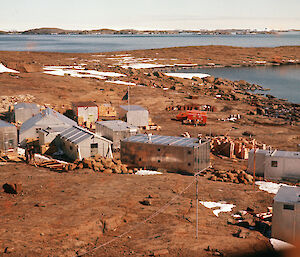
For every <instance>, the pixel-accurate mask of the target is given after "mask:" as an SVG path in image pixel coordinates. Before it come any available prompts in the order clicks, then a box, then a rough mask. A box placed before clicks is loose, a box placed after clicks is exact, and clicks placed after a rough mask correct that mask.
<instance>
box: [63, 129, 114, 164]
mask: <svg viewBox="0 0 300 257" xmlns="http://www.w3.org/2000/svg"><path fill="white" fill-rule="evenodd" d="M111 145H112V141H110V140H108V139H106V138H104V137H100V136H98V135H96V134H94V133H92V132H90V131H88V130H86V129H84V128H82V127H79V126H72V127H70V128H68V129H66V130H64V131H63V132H62V133H60V135H59V140H58V146H59V147H60V148H61V149H62V150H63V152H64V153H65V154H66V155H67V156H68V157H69V158H70V159H71V160H76V159H80V160H81V159H83V158H89V157H94V156H95V155H96V154H100V155H101V156H103V157H109V158H112V148H111Z"/></svg>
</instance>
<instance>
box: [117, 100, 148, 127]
mask: <svg viewBox="0 0 300 257" xmlns="http://www.w3.org/2000/svg"><path fill="white" fill-rule="evenodd" d="M119 116H120V119H121V120H125V121H126V122H127V123H129V124H130V125H133V126H138V127H144V126H148V125H149V112H148V111H147V110H146V109H145V108H144V107H142V106H140V105H120V111H119Z"/></svg>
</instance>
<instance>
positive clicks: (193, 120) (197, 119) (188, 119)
mask: <svg viewBox="0 0 300 257" xmlns="http://www.w3.org/2000/svg"><path fill="white" fill-rule="evenodd" d="M176 120H179V121H182V124H191V125H195V126H197V125H205V124H206V121H207V113H206V112H203V111H198V110H191V111H185V112H181V113H179V114H178V115H177V116H176Z"/></svg>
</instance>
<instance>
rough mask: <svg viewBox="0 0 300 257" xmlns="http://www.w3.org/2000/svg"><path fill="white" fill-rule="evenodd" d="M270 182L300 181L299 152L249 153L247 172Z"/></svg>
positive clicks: (272, 151) (263, 151) (264, 151)
mask: <svg viewBox="0 0 300 257" xmlns="http://www.w3.org/2000/svg"><path fill="white" fill-rule="evenodd" d="M254 158H255V173H256V174H257V175H261V176H264V178H265V179H270V180H286V179H287V180H289V179H292V180H300V152H290V151H278V150H270V151H268V150H260V149H259V150H256V152H255V154H254V149H252V150H251V151H250V152H249V159H248V172H249V173H253V170H254Z"/></svg>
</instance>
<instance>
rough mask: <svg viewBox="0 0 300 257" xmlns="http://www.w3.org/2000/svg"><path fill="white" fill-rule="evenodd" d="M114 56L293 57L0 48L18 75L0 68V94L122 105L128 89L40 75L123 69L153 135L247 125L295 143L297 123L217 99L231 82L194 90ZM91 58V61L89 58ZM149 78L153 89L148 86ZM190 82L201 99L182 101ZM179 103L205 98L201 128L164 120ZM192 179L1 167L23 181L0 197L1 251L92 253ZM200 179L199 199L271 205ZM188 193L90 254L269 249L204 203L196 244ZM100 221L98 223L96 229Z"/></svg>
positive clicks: (272, 52) (227, 131) (291, 146)
mask: <svg viewBox="0 0 300 257" xmlns="http://www.w3.org/2000/svg"><path fill="white" fill-rule="evenodd" d="M120 54H131V56H134V57H135V58H141V57H143V58H158V59H164V60H160V61H159V63H165V64H174V63H197V64H199V65H206V64H208V63H211V62H213V63H215V64H221V65H234V64H242V65H243V64H244V65H245V63H244V62H246V61H248V60H249V59H251V60H266V61H268V62H269V61H270V62H271V61H272V60H273V59H274V58H279V59H280V58H281V59H285V60H288V59H300V47H279V48H234V47H223V46H209V47H187V48H171V49H155V50H147V51H146V50H145V51H132V52H126V53H124V52H123V53H103V54H63V53H31V52H0V62H3V63H4V64H5V65H7V66H8V67H9V68H14V69H18V70H20V71H21V73H20V74H16V75H12V74H5V73H4V74H0V90H1V96H13V95H20V94H30V95H33V96H34V97H35V102H37V103H39V104H49V105H50V106H52V107H53V108H55V109H57V110H59V111H61V112H64V111H65V110H67V109H68V108H70V106H71V102H72V101H79V100H91V101H95V102H97V103H105V102H106V103H108V102H111V103H112V104H113V105H114V106H118V105H120V104H124V103H126V101H122V97H123V95H124V94H125V93H126V91H127V86H124V85H115V84H109V83H105V82H104V81H102V80H98V79H91V78H85V79H83V78H74V77H70V76H64V77H59V76H52V75H47V74H43V73H42V72H41V71H42V67H43V66H44V65H72V64H74V62H76V63H77V64H79V63H82V62H84V63H87V64H88V65H87V66H88V68H91V69H92V68H93V69H99V70H101V71H116V72H120V73H124V74H126V75H127V77H126V78H124V79H125V80H126V81H131V82H136V83H143V84H145V85H147V86H146V87H138V86H135V87H131V89H130V92H131V93H130V101H131V103H132V104H133V103H134V104H140V105H143V106H145V107H147V108H148V109H149V111H150V115H151V117H152V120H153V121H154V122H155V123H157V124H158V125H160V126H161V127H162V130H161V131H160V132H153V133H160V134H164V135H177V136H178V135H180V134H181V133H183V132H185V131H188V132H189V133H190V134H191V135H192V136H197V135H198V134H199V133H201V134H204V135H205V134H208V135H209V134H213V135H229V136H231V137H241V136H242V134H243V132H245V131H247V132H251V133H253V134H255V138H256V139H257V140H258V141H260V142H262V143H266V144H267V145H271V146H273V147H276V148H279V149H287V150H296V145H297V144H299V143H300V128H299V122H296V123H294V125H293V126H291V125H290V124H289V122H287V121H286V120H284V119H275V118H269V117H266V116H259V115H256V114H255V115H249V114H248V113H249V110H251V111H254V110H255V107H254V106H251V105H249V103H248V102H247V101H244V100H243V99H248V98H246V96H244V95H241V94H239V95H238V96H239V98H240V100H236V101H231V100H224V99H216V98H215V96H214V94H215V93H216V92H217V91H216V90H224V91H226V92H227V91H228V92H233V89H232V87H228V89H226V88H223V87H220V88H218V89H216V90H215V89H214V90H211V89H209V86H205V88H203V89H202V88H201V86H200V84H201V81H193V80H186V79H175V80H172V79H169V78H168V77H166V76H159V77H157V76H155V74H154V70H128V69H123V68H120V67H109V66H110V65H112V64H114V63H115V59H109V58H111V57H112V56H116V55H120ZM187 56H188V57H187ZM70 58H72V59H70ZM74 58H75V59H74ZM113 58H114V57H113ZM95 59H97V62H95V61H93V60H95ZM171 59H176V60H173V61H172V60H171ZM22 67H23V68H22ZM145 73H146V74H145ZM148 73H149V75H148ZM153 83H155V84H156V85H158V86H159V87H158V88H152V87H151V85H153ZM193 83H194V84H193ZM195 84H197V90H196V94H197V95H199V98H198V99H188V96H189V94H195V92H194V88H193V86H194V85H195ZM174 85H179V89H176V90H171V89H170V90H163V89H162V87H168V88H171V87H172V86H174ZM100 89H101V90H100ZM187 103H198V104H210V105H213V106H215V107H216V109H217V112H214V113H208V123H207V125H206V126H204V127H193V126H187V125H182V124H181V123H180V122H177V121H175V120H172V118H174V117H175V116H176V114H177V113H178V111H166V107H168V106H170V105H177V104H187ZM224 107H226V108H224ZM230 114H241V115H242V119H240V120H238V121H237V122H235V123H231V122H223V121H220V120H218V119H222V118H227V117H228V116H229V115H230ZM212 164H213V166H214V167H215V168H217V169H220V170H226V169H235V168H236V169H241V168H242V169H245V168H246V165H247V162H246V161H242V160H235V161H232V160H230V159H228V158H225V159H222V158H219V157H216V156H213V158H212ZM192 180H193V177H189V176H181V175H179V174H164V175H161V176H146V177H139V176H135V175H119V174H112V175H108V174H103V173H94V172H93V171H92V170H83V171H75V172H72V173H55V172H51V171H49V170H46V169H42V168H35V167H31V166H27V165H25V164H8V165H5V166H0V182H1V185H3V184H4V183H6V182H15V181H21V182H22V185H23V194H19V195H8V194H6V193H4V192H1V193H0V210H1V212H0V223H1V226H0V230H1V233H0V247H1V249H0V256H1V254H2V253H3V251H4V249H5V247H8V250H9V251H10V250H11V254H10V256H24V255H25V256H74V255H76V251H81V253H82V252H84V249H91V248H92V247H93V246H94V245H100V244H101V243H104V242H107V241H109V240H111V239H114V238H116V236H118V235H120V234H122V233H123V232H125V231H127V230H128V229H130V228H131V227H132V226H134V224H136V223H137V222H139V221H142V220H143V219H144V218H145V217H147V216H149V215H151V214H152V213H154V212H155V211H157V210H158V209H159V208H160V207H162V206H163V205H164V204H165V203H166V202H168V201H169V200H170V199H172V197H174V196H175V195H177V194H178V193H179V192H180V191H181V190H182V189H183V188H184V187H185V186H187V185H188V184H189V183H190V182H192ZM199 182H200V199H202V200H205V201H207V200H212V201H219V200H222V201H227V202H229V203H233V204H236V205H237V207H236V208H235V209H234V210H241V209H245V208H247V207H251V208H254V209H255V211H265V209H266V207H267V206H270V205H271V202H272V197H273V196H272V195H269V194H268V193H265V192H260V191H258V190H256V191H253V187H252V186H250V185H241V184H232V183H224V182H218V181H217V182H216V181H210V180H208V179H207V178H203V177H201V178H200V181H199ZM194 189H195V186H194V185H193V186H192V187H191V188H190V189H189V190H187V191H186V192H185V193H184V194H183V195H182V196H180V197H179V198H178V199H177V200H176V201H175V202H174V203H173V204H171V206H170V207H169V208H168V209H167V210H166V211H165V212H164V213H162V214H160V215H158V216H156V217H155V218H154V219H153V220H151V221H149V222H148V223H146V224H143V225H141V226H139V227H138V228H137V229H136V230H133V231H131V232H130V233H128V234H126V235H125V236H124V237H122V238H121V239H119V240H117V241H116V242H113V243H111V244H110V245H107V246H105V247H103V248H101V249H99V250H96V251H95V252H93V254H94V256H120V255H125V256H127V255H141V256H143V255H149V254H150V253H152V252H153V251H155V250H159V249H165V248H167V249H168V251H169V254H170V255H172V256H211V255H212V252H208V251H204V248H207V246H208V245H209V246H210V247H211V248H215V249H218V250H220V251H221V252H222V253H224V254H225V255H227V256H228V255H231V254H232V253H243V252H255V251H258V250H260V249H263V248H265V247H270V245H269V243H268V240H267V239H266V238H265V237H263V236H262V235H261V234H259V233H258V232H254V231H249V232H250V235H249V237H248V238H246V239H240V238H235V237H233V236H232V233H233V232H235V231H236V230H237V227H234V226H232V225H227V223H226V221H227V218H228V217H229V216H230V214H229V213H222V214H220V217H219V218H217V217H215V216H214V215H213V214H212V212H211V210H209V209H206V208H204V207H203V206H200V223H199V228H200V232H199V239H198V240H196V239H195V201H194V199H195V190H194ZM149 195H151V196H152V197H153V198H152V199H151V201H152V204H151V205H150V206H144V205H141V204H140V203H139V201H142V200H144V199H145V198H146V197H147V196H149ZM191 200H192V203H193V205H192V208H190V202H191ZM103 224H106V225H105V228H104V233H103ZM97 238H98V239H97ZM12 248H13V249H12ZM4 255H5V254H4Z"/></svg>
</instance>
